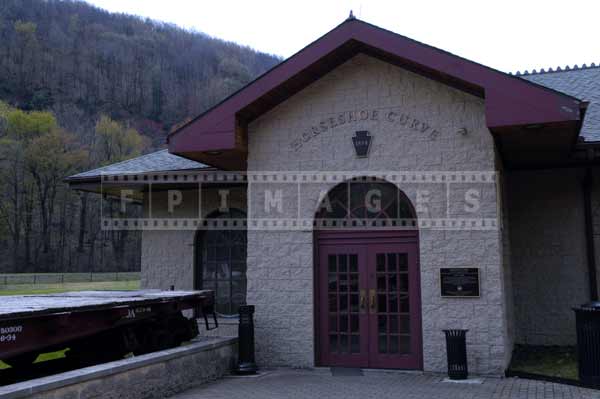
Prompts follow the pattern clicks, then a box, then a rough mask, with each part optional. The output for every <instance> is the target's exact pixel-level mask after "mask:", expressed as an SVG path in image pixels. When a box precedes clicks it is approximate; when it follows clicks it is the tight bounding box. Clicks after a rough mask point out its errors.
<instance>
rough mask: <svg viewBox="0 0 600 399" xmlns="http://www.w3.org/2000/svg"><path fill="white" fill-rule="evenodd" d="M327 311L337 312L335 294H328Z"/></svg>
mask: <svg viewBox="0 0 600 399" xmlns="http://www.w3.org/2000/svg"><path fill="white" fill-rule="evenodd" d="M329 311H330V312H337V295H335V294H333V295H329Z"/></svg>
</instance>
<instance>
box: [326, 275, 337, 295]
mask: <svg viewBox="0 0 600 399" xmlns="http://www.w3.org/2000/svg"><path fill="white" fill-rule="evenodd" d="M328 279H329V284H328V285H329V292H336V291H337V274H335V273H329V276H328Z"/></svg>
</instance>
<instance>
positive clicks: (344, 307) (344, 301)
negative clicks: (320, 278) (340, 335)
mask: <svg viewBox="0 0 600 399" xmlns="http://www.w3.org/2000/svg"><path fill="white" fill-rule="evenodd" d="M346 312H348V295H346V294H344V295H340V313H346Z"/></svg>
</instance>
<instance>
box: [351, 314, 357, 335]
mask: <svg viewBox="0 0 600 399" xmlns="http://www.w3.org/2000/svg"><path fill="white" fill-rule="evenodd" d="M350 332H353V333H357V332H358V315H352V316H350Z"/></svg>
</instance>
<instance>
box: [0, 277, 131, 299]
mask: <svg viewBox="0 0 600 399" xmlns="http://www.w3.org/2000/svg"><path fill="white" fill-rule="evenodd" d="M139 288H140V282H139V280H130V281H93V282H83V283H64V284H14V285H0V296H2V295H34V294H56V293H59V292H69V291H92V290H93V291H97V290H100V291H106V290H118V291H123V290H127V291H129V290H138V289H139Z"/></svg>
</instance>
